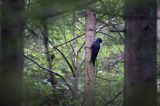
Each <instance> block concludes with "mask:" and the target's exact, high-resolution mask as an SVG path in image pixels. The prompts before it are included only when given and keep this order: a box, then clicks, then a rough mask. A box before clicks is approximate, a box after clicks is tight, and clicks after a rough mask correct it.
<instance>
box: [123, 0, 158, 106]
mask: <svg viewBox="0 0 160 106" xmlns="http://www.w3.org/2000/svg"><path fill="white" fill-rule="evenodd" d="M124 16H125V30H126V33H125V83H124V106H157V101H156V29H157V27H156V22H157V21H156V20H157V18H156V17H157V5H156V0H141V1H139V0H126V4H125V11H124Z"/></svg>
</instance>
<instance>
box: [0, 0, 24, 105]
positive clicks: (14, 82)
mask: <svg viewBox="0 0 160 106" xmlns="http://www.w3.org/2000/svg"><path fill="white" fill-rule="evenodd" d="M1 2H2V4H1V6H2V7H1V9H2V10H1V11H2V12H1V51H0V106H21V96H22V95H21V93H22V92H21V91H22V87H21V86H22V70H23V25H24V0H2V1H1Z"/></svg>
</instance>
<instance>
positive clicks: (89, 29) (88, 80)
mask: <svg viewBox="0 0 160 106" xmlns="http://www.w3.org/2000/svg"><path fill="white" fill-rule="evenodd" d="M94 39H95V14H94V13H93V12H92V11H91V10H89V9H88V10H87V11H86V34H85V47H86V48H85V54H86V55H85V56H86V57H85V85H84V86H85V87H84V98H83V106H94V105H95V100H94V85H95V72H94V67H93V64H91V63H90V60H91V49H90V48H91V45H92V43H93V41H94Z"/></svg>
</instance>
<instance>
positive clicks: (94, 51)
mask: <svg viewBox="0 0 160 106" xmlns="http://www.w3.org/2000/svg"><path fill="white" fill-rule="evenodd" d="M101 42H102V39H101V38H97V39H96V40H95V41H94V42H93V43H92V46H91V61H90V62H91V63H93V66H95V61H96V58H97V55H98V52H99V49H100V43H101Z"/></svg>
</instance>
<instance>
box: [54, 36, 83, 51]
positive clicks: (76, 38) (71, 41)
mask: <svg viewBox="0 0 160 106" xmlns="http://www.w3.org/2000/svg"><path fill="white" fill-rule="evenodd" d="M83 35H84V33H83V34H81V35H78V36H76V37H75V38H73V39H71V40H69V41H66V42H64V43H62V44H59V45H55V46H53V48H57V47H59V46H63V45H65V44H67V43H70V42H72V41H74V40H75V39H77V38H79V37H81V36H83Z"/></svg>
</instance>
